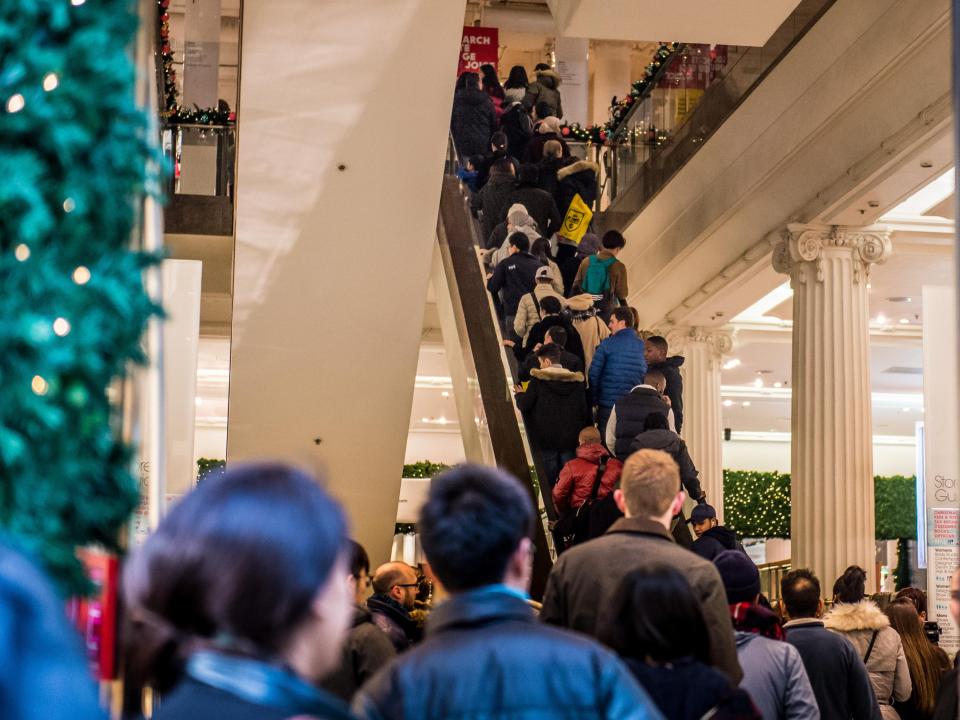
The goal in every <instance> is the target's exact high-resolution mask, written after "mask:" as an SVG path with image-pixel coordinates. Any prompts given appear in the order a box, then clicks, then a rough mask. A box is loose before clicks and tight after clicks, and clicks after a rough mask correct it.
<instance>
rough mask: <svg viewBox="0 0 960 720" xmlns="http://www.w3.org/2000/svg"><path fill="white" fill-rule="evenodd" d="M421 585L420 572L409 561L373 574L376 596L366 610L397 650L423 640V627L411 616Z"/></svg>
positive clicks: (380, 568)
mask: <svg viewBox="0 0 960 720" xmlns="http://www.w3.org/2000/svg"><path fill="white" fill-rule="evenodd" d="M419 587H420V581H419V578H418V577H417V571H416V570H414V569H413V568H412V567H410V566H409V565H407V564H406V563H402V562H389V563H386V564H384V565H381V566H380V567H378V568H377V571H376V572H375V573H374V575H373V595H371V596H370V598H369V599H368V600H367V609H368V610H369V611H370V614H371V615H373V622H374V624H376V626H377V627H378V628H380V629H381V630H383V632H385V633H386V635H387V637H388V638H390V642H392V643H393V646H394V648H396V650H397V652H403V651H404V650H406V649H407V648H409V647H410V646H411V645H412V644H413V643H415V642H418V641H419V640H420V637H421V631H420V628H419V627H418V626H417V623H416V621H414V619H413V618H412V617H411V616H410V611H411V610H413V608H414V604H415V603H416V600H417V590H418V588H419Z"/></svg>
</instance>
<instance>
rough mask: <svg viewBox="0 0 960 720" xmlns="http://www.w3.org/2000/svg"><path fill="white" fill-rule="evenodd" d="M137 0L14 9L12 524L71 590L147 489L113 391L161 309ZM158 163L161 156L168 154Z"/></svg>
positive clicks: (6, 122)
mask: <svg viewBox="0 0 960 720" xmlns="http://www.w3.org/2000/svg"><path fill="white" fill-rule="evenodd" d="M133 7H134V3H131V2H130V1H129V0H97V2H86V3H78V2H73V3H70V2H64V1H63V0H30V2H14V3H12V4H11V5H9V6H6V7H5V10H4V11H3V12H2V13H0V57H2V58H3V67H4V72H3V73H0V287H2V288H3V297H4V309H3V313H2V314H0V382H2V387H3V389H2V391H0V527H2V530H3V533H4V535H5V536H6V537H8V538H10V539H12V540H13V541H14V542H15V543H17V544H18V545H20V546H21V547H23V548H25V549H26V550H27V551H29V552H31V553H32V554H33V556H34V557H35V558H37V559H38V560H39V561H40V562H41V563H42V564H43V565H44V566H45V568H46V570H47V572H48V573H49V574H50V575H51V576H52V578H53V579H54V580H55V581H56V582H57V584H58V585H59V587H60V589H61V590H62V591H64V592H65V593H70V594H73V593H79V592H83V591H85V590H87V589H88V588H89V584H88V581H87V579H86V574H85V572H84V570H83V567H82V566H81V564H80V563H79V562H78V560H77V556H76V552H77V549H78V548H80V547H82V546H86V545H89V544H99V545H102V546H104V547H105V548H106V549H108V550H118V549H119V543H118V540H119V534H120V532H121V529H122V527H123V526H124V525H125V523H126V522H127V520H128V518H129V516H130V513H131V511H132V510H133V508H134V507H135V506H136V504H137V502H138V499H139V493H138V485H137V481H136V480H135V479H134V476H133V474H132V472H131V470H132V449H131V448H130V447H129V446H128V445H126V444H125V443H124V442H123V441H122V440H121V439H120V438H119V437H118V436H117V434H116V432H115V419H116V417H117V411H116V409H115V408H114V407H113V406H112V404H111V400H110V399H109V398H108V395H107V391H108V389H109V388H110V387H111V386H112V385H113V383H114V381H115V379H116V378H118V377H119V376H121V375H122V374H123V373H124V372H125V370H126V369H127V368H128V366H129V364H130V362H131V361H142V360H144V357H143V351H142V348H141V342H140V341H141V338H142V335H143V330H144V327H145V326H146V323H147V320H148V319H149V318H150V317H151V316H152V315H154V314H156V313H158V312H159V309H158V308H157V307H156V306H155V305H154V303H153V302H152V301H151V300H150V298H149V297H148V296H147V293H146V292H145V291H144V287H143V280H142V273H143V270H144V268H145V267H146V266H148V265H150V264H152V263H154V262H156V258H153V257H148V256H145V255H143V254H142V253H139V252H133V251H131V250H130V239H131V235H132V232H133V230H134V227H135V220H136V209H137V207H138V205H139V204H140V201H141V200H142V196H143V193H144V192H145V188H146V187H157V186H158V185H159V178H157V177H153V176H150V175H148V167H151V166H153V163H151V164H149V165H148V163H150V161H153V160H159V153H158V150H157V149H156V148H153V147H152V146H151V145H150V143H149V134H148V132H147V118H146V117H145V115H144V114H143V112H142V111H141V110H140V109H139V108H138V107H137V106H136V103H135V94H134V85H135V78H136V68H135V67H134V64H133V62H132V59H131V54H130V51H129V50H130V47H129V46H130V43H131V42H132V41H133V39H134V38H135V36H136V29H137V18H136V17H135V16H134V15H133V14H132V12H131V10H132V8H133ZM156 166H159V163H156Z"/></svg>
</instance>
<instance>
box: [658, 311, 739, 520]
mask: <svg viewBox="0 0 960 720" xmlns="http://www.w3.org/2000/svg"><path fill="white" fill-rule="evenodd" d="M667 342H668V344H669V345H670V352H671V353H673V354H678V353H682V354H683V356H684V358H686V359H685V361H684V364H683V366H682V368H681V373H682V375H683V428H682V435H683V438H684V440H685V441H686V443H687V450H688V451H689V452H690V458H691V459H692V460H693V464H694V465H696V467H697V470H698V471H699V472H700V485H701V487H702V488H703V491H704V492H705V493H706V494H707V502H708V503H710V505H712V506H713V507H714V508H716V510H717V516H718V517H719V518H720V519H721V520H722V519H723V408H722V407H721V404H720V403H721V399H720V370H721V365H722V363H723V356H724V355H726V354H727V353H729V352H730V351H731V350H733V338H732V336H731V335H730V333H729V332H726V331H724V330H708V329H705V328H685V329H678V330H674V331H672V332H671V333H670V334H669V335H668V336H667Z"/></svg>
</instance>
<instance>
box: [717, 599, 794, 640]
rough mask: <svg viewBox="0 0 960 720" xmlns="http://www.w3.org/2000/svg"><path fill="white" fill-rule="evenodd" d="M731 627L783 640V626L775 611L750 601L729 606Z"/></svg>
mask: <svg viewBox="0 0 960 720" xmlns="http://www.w3.org/2000/svg"><path fill="white" fill-rule="evenodd" d="M730 617H731V618H732V619H733V627H734V628H735V629H737V630H739V631H740V632H748V633H755V634H756V635H762V636H763V637H765V638H770V639H771V640H783V639H784V634H783V626H782V625H781V624H780V618H778V617H777V615H776V613H774V612H772V611H770V610H767V609H766V608H765V607H761V606H759V605H755V604H754V603H750V602H741V603H735V604H733V605H731V606H730Z"/></svg>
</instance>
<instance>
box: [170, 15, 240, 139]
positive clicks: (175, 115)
mask: <svg viewBox="0 0 960 720" xmlns="http://www.w3.org/2000/svg"><path fill="white" fill-rule="evenodd" d="M169 9H170V0H157V31H158V33H159V35H160V42H159V44H158V47H159V51H158V52H159V55H160V59H159V62H160V68H161V73H162V75H163V97H162V98H161V99H160V106H161V110H160V117H162V118H164V119H165V120H166V122H167V124H168V125H232V124H233V122H234V119H235V118H234V114H233V113H232V112H230V111H223V110H220V109H219V108H214V107H210V108H201V107H198V106H196V105H194V106H193V109H192V110H191V109H189V108H185V107H183V106H181V105H180V91H179V90H177V71H176V70H174V68H173V64H174V60H173V48H172V46H171V45H170V12H169Z"/></svg>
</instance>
